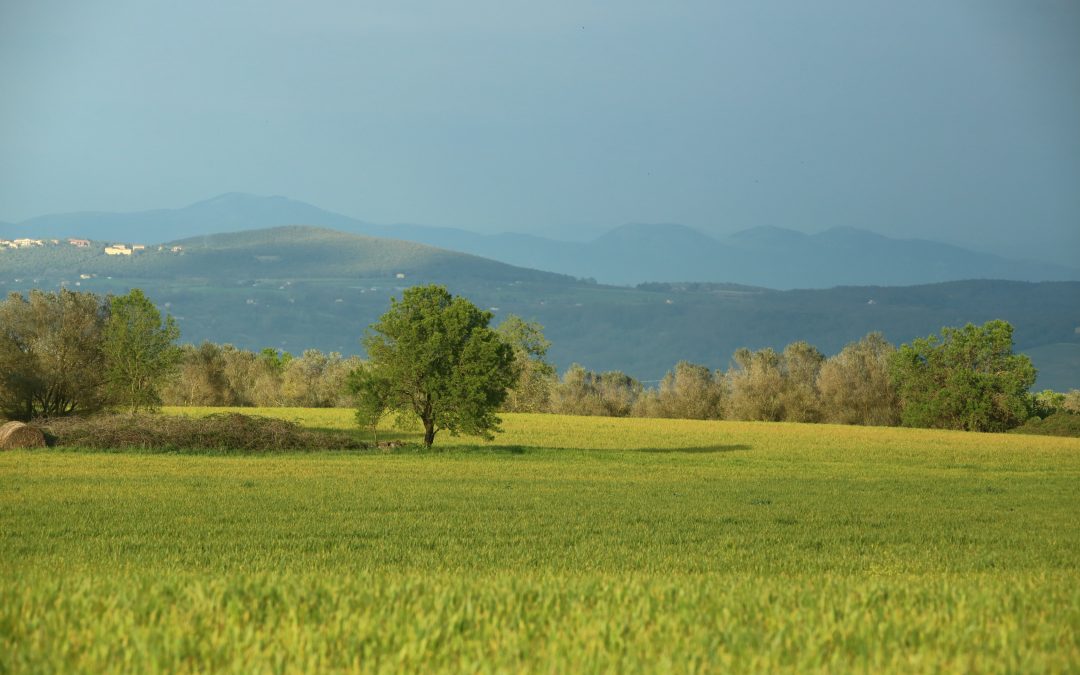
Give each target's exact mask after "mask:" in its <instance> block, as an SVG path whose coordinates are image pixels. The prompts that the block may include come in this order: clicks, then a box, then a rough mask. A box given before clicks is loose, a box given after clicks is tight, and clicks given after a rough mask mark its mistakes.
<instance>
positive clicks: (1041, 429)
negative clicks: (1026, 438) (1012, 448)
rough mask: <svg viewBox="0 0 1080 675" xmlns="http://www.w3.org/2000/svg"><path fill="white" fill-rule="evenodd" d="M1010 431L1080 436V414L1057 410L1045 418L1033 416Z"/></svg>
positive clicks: (1014, 432)
mask: <svg viewBox="0 0 1080 675" xmlns="http://www.w3.org/2000/svg"><path fill="white" fill-rule="evenodd" d="M1009 433H1013V434H1036V435H1039V436H1070V437H1072V438H1080V415H1074V414H1072V413H1068V412H1056V413H1054V414H1052V415H1050V416H1049V417H1046V418H1045V419H1040V418H1038V417H1032V418H1031V419H1029V420H1028V421H1027V422H1025V423H1024V424H1023V426H1019V427H1016V428H1015V429H1011V430H1010V431H1009Z"/></svg>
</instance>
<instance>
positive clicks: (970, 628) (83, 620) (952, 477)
mask: <svg viewBox="0 0 1080 675" xmlns="http://www.w3.org/2000/svg"><path fill="white" fill-rule="evenodd" d="M217 411H218V410H210V409H170V410H168V411H166V412H167V414H190V415H202V414H209V413H212V412H217ZM249 412H251V411H249ZM253 412H257V413H258V414H263V415H268V416H269V415H274V416H281V417H285V418H287V419H292V420H296V421H300V422H301V423H303V424H305V425H308V426H311V427H315V428H336V429H352V428H355V425H354V423H353V421H352V415H351V412H350V411H348V410H303V409H260V410H257V411H253ZM504 417H505V419H504V428H505V432H504V433H503V434H501V435H499V436H498V437H497V438H496V439H495V440H494V441H492V442H477V441H476V440H475V439H469V438H452V437H446V438H443V437H440V438H438V439H437V441H436V447H435V448H434V449H433V450H431V451H422V450H419V449H414V448H409V447H406V448H402V449H399V450H394V451H366V452H325V451H315V452H311V453H295V454H276V455H237V456H229V455H220V454H215V455H201V454H154V453H107V452H87V451H71V450H67V451H60V450H54V449H50V450H38V451H11V452H5V453H2V454H0V672H56V671H82V672H91V671H92V672H98V671H126V672H156V671H188V672H206V671H223V672H253V671H273V672H304V671H323V670H336V671H355V672H398V671H414V672H439V671H455V672H457V671H478V672H518V671H544V672H567V671H586V672H597V671H624V672H639V671H648V672H657V671H673V672H731V671H735V672H785V671H786V672H795V671H797V672H808V671H822V672H825V671H827V672H845V671H847V672H850V671H855V672H865V671H869V670H873V671H881V670H887V671H899V672H940V671H943V670H947V671H957V670H963V671H978V672H1025V673H1026V672H1068V671H1076V670H1078V669H1080V573H1078V563H1077V561H1078V560H1080V527H1078V526H1077V522H1078V521H1080V480H1078V479H1080V441H1078V440H1076V439H1062V438H1052V437H1028V436H1018V435H997V434H972V433H953V432H941V431H928V430H909V429H879V428H859V427H839V426H825V425H798V424H766V423H734V422H694V421H682V420H643V419H607V418H580V417H566V416H554V415H506V416H504ZM358 433H359V432H358ZM412 434H413V432H409V431H402V430H395V429H393V428H387V429H386V430H385V431H383V432H381V433H380V437H383V436H384V435H393V436H396V437H398V438H404V439H406V440H408V439H409V438H410V437H412Z"/></svg>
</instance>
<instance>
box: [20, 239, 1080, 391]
mask: <svg viewBox="0 0 1080 675" xmlns="http://www.w3.org/2000/svg"><path fill="white" fill-rule="evenodd" d="M781 234H782V233H781ZM687 236H688V237H692V236H694V235H693V233H692V232H691V233H688V234H687ZM172 246H180V247H181V248H180V251H179V252H178V253H173V252H172V251H171V249H172ZM103 248H104V247H103V245H102V244H96V245H94V246H91V247H89V248H87V249H78V248H75V247H73V246H70V245H68V244H66V243H61V244H59V245H47V246H43V247H35V248H30V249H20V250H14V251H11V250H5V251H0V291H5V292H6V291H11V290H16V291H25V290H27V289H29V288H33V287H38V288H46V289H49V288H57V287H60V286H62V285H63V286H67V287H73V288H79V289H82V290H93V291H95V292H100V293H110V292H114V293H120V292H126V291H127V289H129V288H131V287H136V286H137V287H140V288H143V289H144V290H145V291H146V292H147V294H148V295H149V296H150V297H151V298H153V299H154V300H155V301H156V302H157V303H158V304H159V305H161V306H163V307H164V308H165V309H167V311H169V312H170V313H172V314H173V315H174V316H176V318H177V319H178V321H179V324H180V326H181V329H182V331H183V339H184V340H185V341H192V342H198V341H201V340H207V339H208V340H213V341H217V342H230V343H233V344H236V345H238V346H242V347H246V348H252V349H257V348H261V347H266V346H272V347H279V348H284V349H286V350H289V351H294V352H297V351H302V350H303V349H305V348H309V347H314V348H319V349H322V350H324V351H340V352H344V353H359V351H360V344H359V339H360V336H361V335H362V334H363V332H364V329H365V328H366V327H367V326H368V325H369V324H370V323H372V322H373V321H374V320H375V319H376V318H377V317H378V316H379V315H380V314H381V313H382V312H384V311H385V310H386V308H387V306H388V302H389V298H390V296H392V295H398V296H400V292H401V290H402V289H404V288H405V287H406V286H409V285H412V284H417V283H427V282H438V283H443V284H446V285H447V286H448V287H449V288H450V290H451V291H452V292H454V293H459V294H462V295H465V296H466V297H468V298H470V299H471V300H473V301H474V302H475V303H477V304H478V305H479V306H481V307H485V308H489V309H491V310H492V312H493V313H494V314H495V315H496V317H497V319H496V320H498V317H502V316H505V315H506V314H507V313H515V314H518V315H520V316H523V317H525V318H527V319H535V320H538V321H540V322H541V323H543V324H544V326H545V332H546V334H547V336H548V338H549V339H551V341H552V342H553V347H552V350H551V358H552V360H553V361H554V362H555V363H556V365H557V366H558V367H559V368H560V369H562V368H565V367H567V366H568V365H569V364H570V363H572V362H580V363H582V364H584V365H585V366H587V367H589V368H592V369H597V370H609V369H619V370H623V371H626V372H628V373H630V374H633V375H635V376H637V377H639V378H643V379H645V380H655V379H658V378H660V377H661V376H662V375H663V373H664V372H666V371H667V370H668V369H669V368H671V367H672V366H673V365H674V364H675V362H676V361H678V360H680V359H688V360H691V361H695V362H698V363H703V364H707V365H709V366H711V367H714V368H720V367H726V366H727V365H728V361H729V359H730V357H731V354H732V352H733V351H734V350H735V349H736V348H738V347H744V346H745V347H751V348H754V349H757V348H762V347H774V348H782V347H783V346H784V345H786V344H787V343H789V342H793V341H796V340H806V341H808V342H810V343H812V344H814V345H815V346H817V347H818V348H820V349H821V350H822V351H824V352H826V353H835V352H837V351H839V349H840V348H842V347H843V345H844V344H845V343H847V342H850V341H852V340H856V339H858V338H860V337H862V336H863V335H865V334H866V333H868V332H871V331H882V332H884V333H885V335H886V337H887V338H889V339H890V340H891V341H893V342H894V343H899V342H903V341H909V340H911V339H912V338H914V337H918V336H924V335H928V334H930V333H934V332H937V331H938V330H940V328H941V327H942V326H946V325H950V326H956V325H962V324H963V323H966V322H969V321H970V322H976V323H981V322H984V321H987V320H989V319H996V318H1000V319H1005V320H1008V321H1010V322H1012V323H1013V325H1014V326H1015V327H1016V343H1017V347H1018V348H1019V349H1020V350H1022V351H1023V350H1028V349H1030V350H1032V354H1033V355H1035V356H1036V359H1035V363H1036V366H1037V367H1039V368H1040V369H1042V371H1043V375H1042V377H1041V379H1040V382H1039V386H1053V387H1055V388H1057V389H1067V388H1071V387H1080V369H1077V368H1076V367H1075V354H1076V350H1077V349H1080V334H1078V332H1077V331H1078V329H1080V283H1078V282H1043V283H1028V282H1014V281H963V282H948V283H939V284H929V285H919V286H907V287H883V286H846V287H837V288H832V289H825V290H796V291H777V290H770V289H767V288H761V287H754V286H746V285H736V284H711V283H652V284H645V285H642V286H639V287H634V288H628V287H619V286H604V285H600V284H594V283H587V282H583V281H580V280H577V279H573V278H571V277H568V276H564V275H558V274H552V273H548V272H540V271H537V270H531V269H526V268H521V267H513V266H510V265H506V264H503V263H499V262H495V261H492V260H486V259H483V258H479V257H476V256H470V255H464V254H460V253H454V252H450V251H445V250H440V249H436V248H432V247H429V246H423V245H420V244H415V243H408V242H401V241H390V240H385V239H378V238H372V237H365V236H359V235H353V234H347V233H341V232H335V231H331V230H326V229H320V228H304V227H282V228H273V229H270V230H258V231H246V232H239V233H231V234H221V235H212V236H205V237H196V238H190V239H184V240H179V241H177V242H175V243H170V245H169V246H166V247H165V248H164V249H163V250H161V251H158V250H157V248H156V247H153V248H151V249H149V250H147V251H145V252H141V253H136V254H135V255H133V256H130V257H129V256H106V255H105V254H104V252H103ZM398 275H403V277H399V276H398Z"/></svg>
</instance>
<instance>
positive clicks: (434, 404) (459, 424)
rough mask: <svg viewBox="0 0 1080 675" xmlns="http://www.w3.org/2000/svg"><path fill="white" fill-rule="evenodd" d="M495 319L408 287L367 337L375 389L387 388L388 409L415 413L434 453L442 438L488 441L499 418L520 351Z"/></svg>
mask: <svg viewBox="0 0 1080 675" xmlns="http://www.w3.org/2000/svg"><path fill="white" fill-rule="evenodd" d="M490 321H491V313H490V312H485V311H482V310H480V309H479V308H477V307H476V306H475V305H473V304H472V303H471V302H469V301H468V300H466V299H465V298H462V297H454V296H453V295H451V294H450V293H449V292H448V291H447V290H446V288H444V287H442V286H437V285H428V286H414V287H412V288H408V289H406V290H405V292H404V293H403V295H402V299H401V300H400V301H399V300H398V299H397V298H391V300H390V309H389V311H387V312H386V313H385V314H383V315H382V317H381V318H380V319H379V320H378V321H377V322H376V323H374V324H372V325H371V327H370V328H369V329H368V332H367V334H366V335H365V337H364V346H365V348H366V349H367V353H368V358H369V359H370V361H369V368H370V377H368V378H365V379H367V380H368V381H371V382H380V381H381V382H386V383H389V385H390V386H389V391H388V392H386V403H387V407H388V408H389V409H391V410H394V411H397V412H401V413H405V414H412V415H415V416H416V417H417V418H419V420H420V422H421V424H423V427H424V444H425V445H427V446H431V444H432V443H433V442H434V441H435V435H436V434H437V433H439V432H440V431H444V430H445V431H448V432H450V433H451V434H458V433H465V434H469V435H475V436H481V437H484V438H490V437H491V432H492V431H497V430H498V424H499V421H500V420H499V418H498V417H497V416H496V415H495V411H496V410H497V409H498V408H499V406H500V405H501V404H502V402H503V401H504V400H505V399H506V395H507V389H508V388H509V387H511V386H513V385H514V383H515V382H516V381H517V375H518V373H517V368H516V366H515V361H514V349H513V348H512V347H511V346H510V345H509V344H507V343H506V342H505V341H503V340H502V338H500V337H499V335H498V334H497V333H496V332H495V331H494V330H492V329H491V328H489V327H488V324H489V323H490Z"/></svg>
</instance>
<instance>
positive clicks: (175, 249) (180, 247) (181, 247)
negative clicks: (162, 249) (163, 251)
mask: <svg viewBox="0 0 1080 675" xmlns="http://www.w3.org/2000/svg"><path fill="white" fill-rule="evenodd" d="M183 250H184V247H183V246H173V247H172V248H170V249H169V251H171V252H172V253H179V252H180V251H183Z"/></svg>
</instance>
